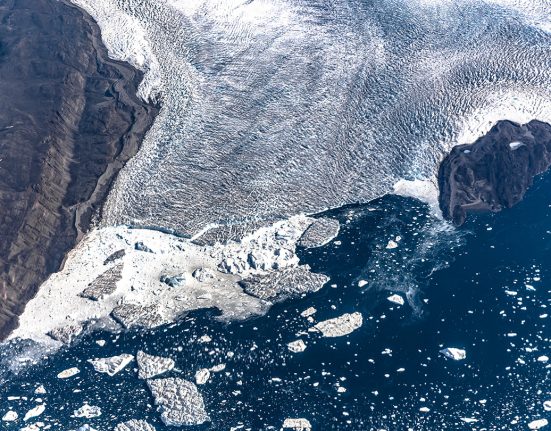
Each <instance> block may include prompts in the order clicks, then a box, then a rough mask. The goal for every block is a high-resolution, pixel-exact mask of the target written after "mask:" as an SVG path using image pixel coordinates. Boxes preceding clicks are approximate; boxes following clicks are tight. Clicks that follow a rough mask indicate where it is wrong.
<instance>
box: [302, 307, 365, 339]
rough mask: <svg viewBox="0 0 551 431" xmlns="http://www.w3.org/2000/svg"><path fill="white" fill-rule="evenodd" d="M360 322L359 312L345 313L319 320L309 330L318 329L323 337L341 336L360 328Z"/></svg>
mask: <svg viewBox="0 0 551 431" xmlns="http://www.w3.org/2000/svg"><path fill="white" fill-rule="evenodd" d="M362 323H363V317H362V314H361V313H359V312H355V313H351V314H350V313H345V314H343V315H342V316H339V317H335V318H333V319H329V320H325V321H323V322H319V323H317V324H316V325H315V326H314V327H313V328H310V330H314V331H319V332H321V333H322V335H323V336H324V337H342V336H344V335H348V334H350V333H352V332H354V331H355V330H356V329H358V328H360V327H361V326H362Z"/></svg>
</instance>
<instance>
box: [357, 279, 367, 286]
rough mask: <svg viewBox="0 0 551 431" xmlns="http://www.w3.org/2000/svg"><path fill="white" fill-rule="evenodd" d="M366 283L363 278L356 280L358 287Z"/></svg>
mask: <svg viewBox="0 0 551 431" xmlns="http://www.w3.org/2000/svg"><path fill="white" fill-rule="evenodd" d="M366 284H367V281H365V280H360V281H358V287H364V286H365V285H366Z"/></svg>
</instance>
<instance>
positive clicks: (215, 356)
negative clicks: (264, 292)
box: [0, 175, 551, 431]
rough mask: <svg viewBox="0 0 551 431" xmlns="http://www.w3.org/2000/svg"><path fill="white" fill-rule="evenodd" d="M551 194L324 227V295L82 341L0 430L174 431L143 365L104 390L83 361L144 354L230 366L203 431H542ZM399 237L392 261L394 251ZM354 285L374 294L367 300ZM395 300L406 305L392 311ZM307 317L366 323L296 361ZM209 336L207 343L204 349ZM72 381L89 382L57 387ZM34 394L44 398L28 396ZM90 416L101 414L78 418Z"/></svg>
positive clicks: (379, 203) (407, 203) (316, 259)
mask: <svg viewBox="0 0 551 431" xmlns="http://www.w3.org/2000/svg"><path fill="white" fill-rule="evenodd" d="M550 189H551V175H547V176H545V177H542V178H540V179H539V180H538V181H537V182H536V185H535V186H534V187H533V188H532V189H531V190H530V191H529V193H528V195H527V196H526V198H525V200H524V201H523V202H521V203H520V204H519V205H518V206H516V207H514V208H512V209H510V210H506V211H503V212H502V213H500V214H492V215H478V216H475V217H470V219H469V221H468V222H467V224H466V225H465V226H464V227H462V228H460V229H455V228H452V227H450V226H449V225H448V224H446V223H444V222H442V221H438V220H435V219H434V218H433V217H432V216H430V214H429V212H428V208H427V207H426V206H425V205H424V204H422V203H420V202H417V201H415V200H413V199H406V198H400V197H396V196H387V197H384V198H382V199H378V200H376V201H374V202H372V203H371V204H369V205H357V206H347V207H344V208H340V209H337V210H333V211H329V212H327V213H324V214H323V215H324V216H330V217H335V218H338V219H339V220H340V221H341V224H342V229H341V232H340V234H339V236H338V238H336V240H335V241H333V242H331V243H329V244H328V245H327V246H324V247H321V248H318V249H311V250H301V251H300V257H301V261H302V262H304V263H308V264H310V265H311V266H312V268H313V270H314V271H317V272H323V273H325V274H327V275H329V276H330V277H331V281H330V282H329V283H328V285H326V286H325V287H324V289H322V290H321V291H320V292H318V293H316V294H311V295H308V296H307V297H304V298H299V299H294V300H289V301H287V302H284V303H281V304H277V305H275V306H274V307H273V308H272V309H271V310H270V312H269V313H268V314H267V315H265V316H263V317H261V318H256V319H253V320H250V321H247V322H237V323H231V324H227V323H224V322H219V321H217V320H215V319H213V316H215V315H216V312H215V311H214V310H211V311H207V312H200V313H195V314H193V315H190V316H188V317H187V318H185V319H183V320H182V321H181V322H179V323H177V324H174V325H171V326H169V327H165V328H160V329H158V330H156V331H152V332H151V331H150V332H129V333H124V334H120V335H114V334H109V333H95V334H91V335H88V336H86V337H85V338H84V339H83V340H82V341H81V342H80V343H78V344H77V345H76V346H74V347H71V348H69V349H66V350H64V351H62V352H60V353H58V354H56V355H54V356H52V357H50V358H48V359H46V360H44V361H43V362H41V363H40V364H39V365H37V366H33V367H31V368H28V369H26V370H24V371H22V372H21V373H20V374H19V375H17V376H12V377H11V378H10V379H9V380H8V382H7V383H5V384H4V385H3V386H2V387H0V397H1V398H0V416H1V415H3V414H4V413H5V411H6V410H7V409H8V408H10V407H11V408H13V409H15V410H17V411H18V413H19V415H20V420H19V421H18V422H16V423H13V424H8V423H2V422H0V429H2V430H12V429H13V430H16V429H19V428H21V427H22V426H24V425H23V422H22V420H21V417H22V416H23V415H24V413H25V412H26V411H27V410H28V409H30V408H32V407H34V406H35V405H36V404H37V401H36V400H35V398H36V397H41V398H42V400H43V401H44V402H45V403H46V411H45V413H44V414H43V415H42V416H40V417H39V418H37V419H36V420H38V421H42V422H44V423H45V424H46V425H51V429H53V430H70V429H76V428H78V427H79V426H81V425H83V424H85V423H88V424H89V425H91V426H92V427H94V428H96V429H97V430H101V431H103V430H111V429H112V428H113V426H114V425H116V424H117V423H118V422H121V421H124V420H128V419H132V418H136V419H142V418H143V419H147V420H148V421H149V422H150V423H152V424H154V425H155V426H156V428H157V430H165V429H170V428H168V427H165V426H164V425H163V424H162V422H161V421H160V416H159V413H158V412H156V407H155V406H154V405H153V399H152V397H151V395H150V394H149V391H148V389H147V386H146V384H145V382H144V381H141V380H138V379H137V377H136V372H135V369H134V366H135V363H134V364H133V365H131V366H128V367H127V368H126V369H125V370H123V371H122V372H121V373H120V374H118V375H116V376H114V377H109V376H107V375H103V374H98V373H96V372H95V371H94V370H93V369H92V367H91V366H90V365H89V364H87V363H86V362H85V361H86V359H88V358H93V357H107V356H111V355H115V354H120V353H136V351H137V350H140V349H141V350H144V351H146V352H148V353H151V354H156V355H162V356H169V357H171V358H173V359H175V360H176V364H177V365H176V367H177V369H176V370H174V371H172V372H171V373H169V374H167V375H174V376H180V377H184V378H187V379H190V380H193V376H194V374H195V371H196V370H198V369H199V368H204V367H211V366H214V365H217V364H220V363H225V364H226V369H225V370H224V371H222V372H219V373H214V374H213V375H212V377H211V380H210V381H209V382H208V383H207V384H206V385H203V386H199V389H200V391H201V393H202V394H203V396H204V398H205V403H206V406H207V410H208V412H209V414H210V415H211V418H212V423H211V424H210V425H209V426H205V427H203V428H199V429H212V430H229V429H230V427H232V426H233V427H236V426H238V425H243V426H244V427H243V429H253V430H263V429H279V428H280V426H281V424H282V422H283V420H284V418H286V417H304V418H307V419H308V420H310V422H311V423H312V425H313V429H314V430H372V429H373V430H388V431H390V430H408V429H412V430H423V431H424V430H427V431H434V430H471V429H472V430H525V429H527V423H528V422H530V421H532V420H535V419H540V418H545V417H547V418H549V419H551V412H546V411H545V410H544V408H543V402H544V401H546V400H550V399H551V380H550V376H549V375H550V370H551V368H550V365H549V364H550V363H549V362H548V363H545V362H542V359H540V360H539V361H538V358H540V357H541V356H544V355H547V356H550V353H551V352H550V350H551V344H550V338H551V331H550V329H549V324H548V322H549V317H547V314H548V313H549V312H550V310H549V307H551V303H550V297H551V296H550V290H551V288H550V287H549V286H550V285H549V280H550V279H551V193H550V192H549V190H550ZM397 236H399V237H400V238H401V239H400V241H398V247H397V248H396V249H393V250H388V249H386V245H387V242H388V241H389V240H390V239H396V237H397ZM359 280H366V281H367V282H368V283H367V285H365V286H363V287H361V288H360V287H358V281H359ZM391 293H400V294H401V295H403V296H404V297H405V298H407V299H406V304H405V305H403V306H397V305H395V304H393V303H391V302H389V301H387V299H386V298H387V297H388V296H389V295H390V294H391ZM311 306H313V307H315V308H316V309H317V313H316V314H315V316H314V317H315V318H316V320H317V321H319V320H325V319H328V318H332V317H336V316H339V315H341V314H343V313H345V312H353V311H360V312H361V313H362V314H363V316H364V324H363V326H362V327H361V328H360V329H359V330H357V331H356V332H354V333H352V334H351V335H349V336H346V337H341V338H334V339H328V338H322V337H320V336H319V335H315V334H312V333H307V334H305V335H301V337H300V338H302V339H303V340H305V342H306V343H307V346H308V347H307V349H306V351H305V352H303V353H298V354H293V353H291V352H289V351H288V349H287V346H286V344H287V343H288V342H290V341H293V340H295V339H297V338H298V337H297V335H296V334H297V333H299V332H301V331H307V329H308V327H310V326H311V324H310V323H308V322H307V320H306V319H305V318H303V317H301V316H300V313H301V312H302V311H303V310H305V309H306V308H308V307H311ZM205 334H208V335H209V336H210V337H211V338H212V342H211V343H207V344H201V343H198V342H197V338H198V337H200V336H202V335H205ZM97 339H104V340H107V345H106V346H105V347H99V346H98V345H97V344H96V342H95V341H96V340H97ZM452 346H453V347H460V348H464V349H465V350H466V351H467V358H466V360H464V361H453V360H450V359H446V358H444V357H443V356H442V355H439V350H440V349H442V348H444V347H452ZM228 352H233V355H232V354H231V353H230V355H228ZM73 366H77V367H79V368H80V369H81V373H80V374H79V375H77V376H75V377H73V378H71V379H67V380H59V379H57V378H56V375H57V373H58V372H60V371H62V370H64V369H67V368H69V367H73ZM274 378H275V379H276V380H274ZM279 379H280V380H279ZM39 383H40V384H43V385H44V386H45V387H46V390H47V392H48V393H47V394H46V395H43V396H37V395H33V391H34V389H35V388H36V386H37V385H38V384H39ZM338 387H343V388H346V392H338V391H337V389H338ZM8 396H24V397H28V399H27V400H23V399H20V400H12V401H8V400H7V397H8ZM84 402H89V403H90V404H91V405H96V406H99V407H101V409H102V412H103V414H102V415H101V416H100V417H98V418H94V419H79V418H73V417H71V415H72V412H73V410H75V409H77V408H79V407H80V406H81V405H82V404H83V403H84ZM423 407H426V408H428V409H429V411H425V412H423V411H420V409H421V408H423ZM461 418H469V419H477V420H478V422H471V423H466V422H464V421H462V420H461ZM29 422H31V423H32V422H33V421H32V420H31V421H29ZM240 429H241V428H240Z"/></svg>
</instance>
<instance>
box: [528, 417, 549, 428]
mask: <svg viewBox="0 0 551 431" xmlns="http://www.w3.org/2000/svg"><path fill="white" fill-rule="evenodd" d="M548 424H549V421H548V420H547V419H536V420H534V421H532V422H530V423H529V424H528V428H530V429H531V430H539V429H542V428H543V427H546V426H547V425H548Z"/></svg>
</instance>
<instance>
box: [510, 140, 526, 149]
mask: <svg viewBox="0 0 551 431" xmlns="http://www.w3.org/2000/svg"><path fill="white" fill-rule="evenodd" d="M522 146H524V143H523V142H520V141H515V142H511V143H510V144H509V148H511V150H512V151H515V150H516V149H518V148H520V147H522Z"/></svg>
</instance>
